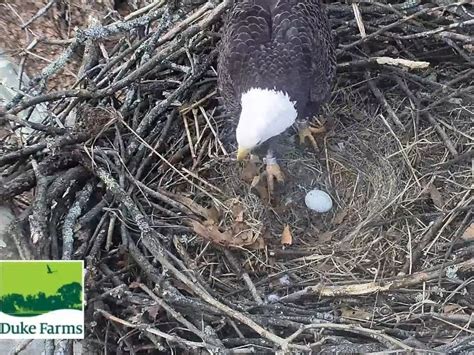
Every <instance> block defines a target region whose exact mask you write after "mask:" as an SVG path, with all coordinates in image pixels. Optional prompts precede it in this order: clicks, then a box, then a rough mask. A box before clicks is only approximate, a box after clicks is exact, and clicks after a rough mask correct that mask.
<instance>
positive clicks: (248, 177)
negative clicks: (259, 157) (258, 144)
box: [240, 160, 258, 184]
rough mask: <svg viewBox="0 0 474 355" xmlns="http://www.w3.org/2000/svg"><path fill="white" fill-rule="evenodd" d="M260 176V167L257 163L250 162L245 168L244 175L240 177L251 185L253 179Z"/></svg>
mask: <svg viewBox="0 0 474 355" xmlns="http://www.w3.org/2000/svg"><path fill="white" fill-rule="evenodd" d="M256 175H258V167H257V164H256V162H254V161H251V160H250V161H249V162H248V163H247V164H246V165H245V166H244V168H243V169H242V174H241V175H240V177H241V179H242V180H244V181H245V182H246V183H248V184H249V183H251V182H252V180H253V178H254V177H255V176H256Z"/></svg>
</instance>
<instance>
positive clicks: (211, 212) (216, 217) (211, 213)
mask: <svg viewBox="0 0 474 355" xmlns="http://www.w3.org/2000/svg"><path fill="white" fill-rule="evenodd" d="M207 215H208V218H209V220H210V221H213V222H214V223H215V224H219V221H220V217H221V213H220V212H219V210H218V209H217V208H216V207H214V206H212V207H209V208H208V209H207Z"/></svg>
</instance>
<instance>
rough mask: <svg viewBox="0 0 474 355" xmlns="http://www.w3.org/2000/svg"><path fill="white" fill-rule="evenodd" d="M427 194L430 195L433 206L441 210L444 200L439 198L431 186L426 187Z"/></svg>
mask: <svg viewBox="0 0 474 355" xmlns="http://www.w3.org/2000/svg"><path fill="white" fill-rule="evenodd" d="M428 193H429V194H430V198H431V200H432V201H433V203H434V205H435V206H436V207H438V208H443V206H444V199H443V196H441V193H440V192H439V190H438V189H437V188H436V186H434V185H433V184H429V186H428Z"/></svg>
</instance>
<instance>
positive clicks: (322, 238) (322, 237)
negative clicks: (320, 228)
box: [318, 231, 333, 243]
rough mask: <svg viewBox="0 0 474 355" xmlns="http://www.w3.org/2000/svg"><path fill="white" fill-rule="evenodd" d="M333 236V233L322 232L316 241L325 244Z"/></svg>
mask: <svg viewBox="0 0 474 355" xmlns="http://www.w3.org/2000/svg"><path fill="white" fill-rule="evenodd" d="M332 236H333V232H329V231H327V232H324V233H322V234H320V235H319V236H318V241H319V242H320V243H327V242H330V241H331V239H332Z"/></svg>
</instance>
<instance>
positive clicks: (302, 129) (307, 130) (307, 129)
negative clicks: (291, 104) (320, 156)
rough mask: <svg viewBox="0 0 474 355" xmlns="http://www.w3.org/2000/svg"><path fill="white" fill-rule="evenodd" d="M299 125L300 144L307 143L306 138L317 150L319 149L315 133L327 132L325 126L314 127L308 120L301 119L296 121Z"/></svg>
mask: <svg viewBox="0 0 474 355" xmlns="http://www.w3.org/2000/svg"><path fill="white" fill-rule="evenodd" d="M296 124H297V127H298V136H299V137H300V144H302V145H303V144H305V142H306V139H308V140H309V142H310V144H311V145H312V146H313V148H314V150H315V151H319V147H318V143H317V142H316V139H315V138H314V136H313V135H314V134H318V133H324V132H326V128H325V127H324V126H320V127H312V126H310V125H309V122H308V121H307V120H299V121H297V122H296Z"/></svg>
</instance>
